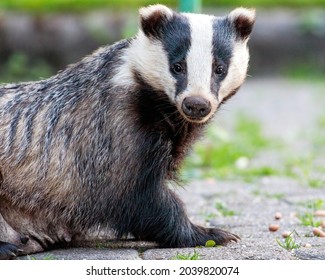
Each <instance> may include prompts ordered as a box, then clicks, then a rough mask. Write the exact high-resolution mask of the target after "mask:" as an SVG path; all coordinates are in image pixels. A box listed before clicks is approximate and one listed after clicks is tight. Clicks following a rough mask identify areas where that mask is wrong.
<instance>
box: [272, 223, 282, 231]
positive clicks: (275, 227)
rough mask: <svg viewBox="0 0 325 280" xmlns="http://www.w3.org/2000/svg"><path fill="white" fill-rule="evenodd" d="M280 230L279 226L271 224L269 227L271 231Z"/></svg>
mask: <svg viewBox="0 0 325 280" xmlns="http://www.w3.org/2000/svg"><path fill="white" fill-rule="evenodd" d="M279 228H280V226H279V225H277V224H270V225H269V231H277V230H278V229H279Z"/></svg>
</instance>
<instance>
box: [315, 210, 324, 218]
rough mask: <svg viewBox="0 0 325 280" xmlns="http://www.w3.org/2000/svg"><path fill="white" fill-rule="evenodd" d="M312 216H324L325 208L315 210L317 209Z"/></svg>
mask: <svg viewBox="0 0 325 280" xmlns="http://www.w3.org/2000/svg"><path fill="white" fill-rule="evenodd" d="M314 216H316V217H325V210H317V211H315V213H314Z"/></svg>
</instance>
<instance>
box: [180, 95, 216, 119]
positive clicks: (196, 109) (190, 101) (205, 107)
mask: <svg viewBox="0 0 325 280" xmlns="http://www.w3.org/2000/svg"><path fill="white" fill-rule="evenodd" d="M182 111H183V113H184V114H185V116H187V117H188V118H189V119H192V120H201V119H203V118H205V117H206V116H207V115H209V114H210V112H211V103H210V101H209V100H206V99H205V98H203V97H200V96H190V97H186V98H184V100H183V102H182Z"/></svg>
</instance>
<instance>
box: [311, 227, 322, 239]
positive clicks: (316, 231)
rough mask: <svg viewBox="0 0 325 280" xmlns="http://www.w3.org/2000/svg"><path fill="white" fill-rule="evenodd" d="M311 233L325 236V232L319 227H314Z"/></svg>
mask: <svg viewBox="0 0 325 280" xmlns="http://www.w3.org/2000/svg"><path fill="white" fill-rule="evenodd" d="M313 234H314V235H315V236H319V237H325V232H324V231H322V230H321V229H319V228H314V229H313Z"/></svg>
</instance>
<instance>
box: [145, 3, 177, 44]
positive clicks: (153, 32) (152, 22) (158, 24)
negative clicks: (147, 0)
mask: <svg viewBox="0 0 325 280" xmlns="http://www.w3.org/2000/svg"><path fill="white" fill-rule="evenodd" d="M139 13H140V24H141V29H142V31H143V32H144V34H145V35H146V36H147V37H158V38H159V37H160V36H161V32H162V29H163V26H164V24H166V23H167V22H168V21H169V20H170V19H171V18H172V17H173V11H172V10H171V9H169V8H167V7H166V6H163V5H159V4H158V5H151V6H148V7H145V8H141V9H140V10H139Z"/></svg>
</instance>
